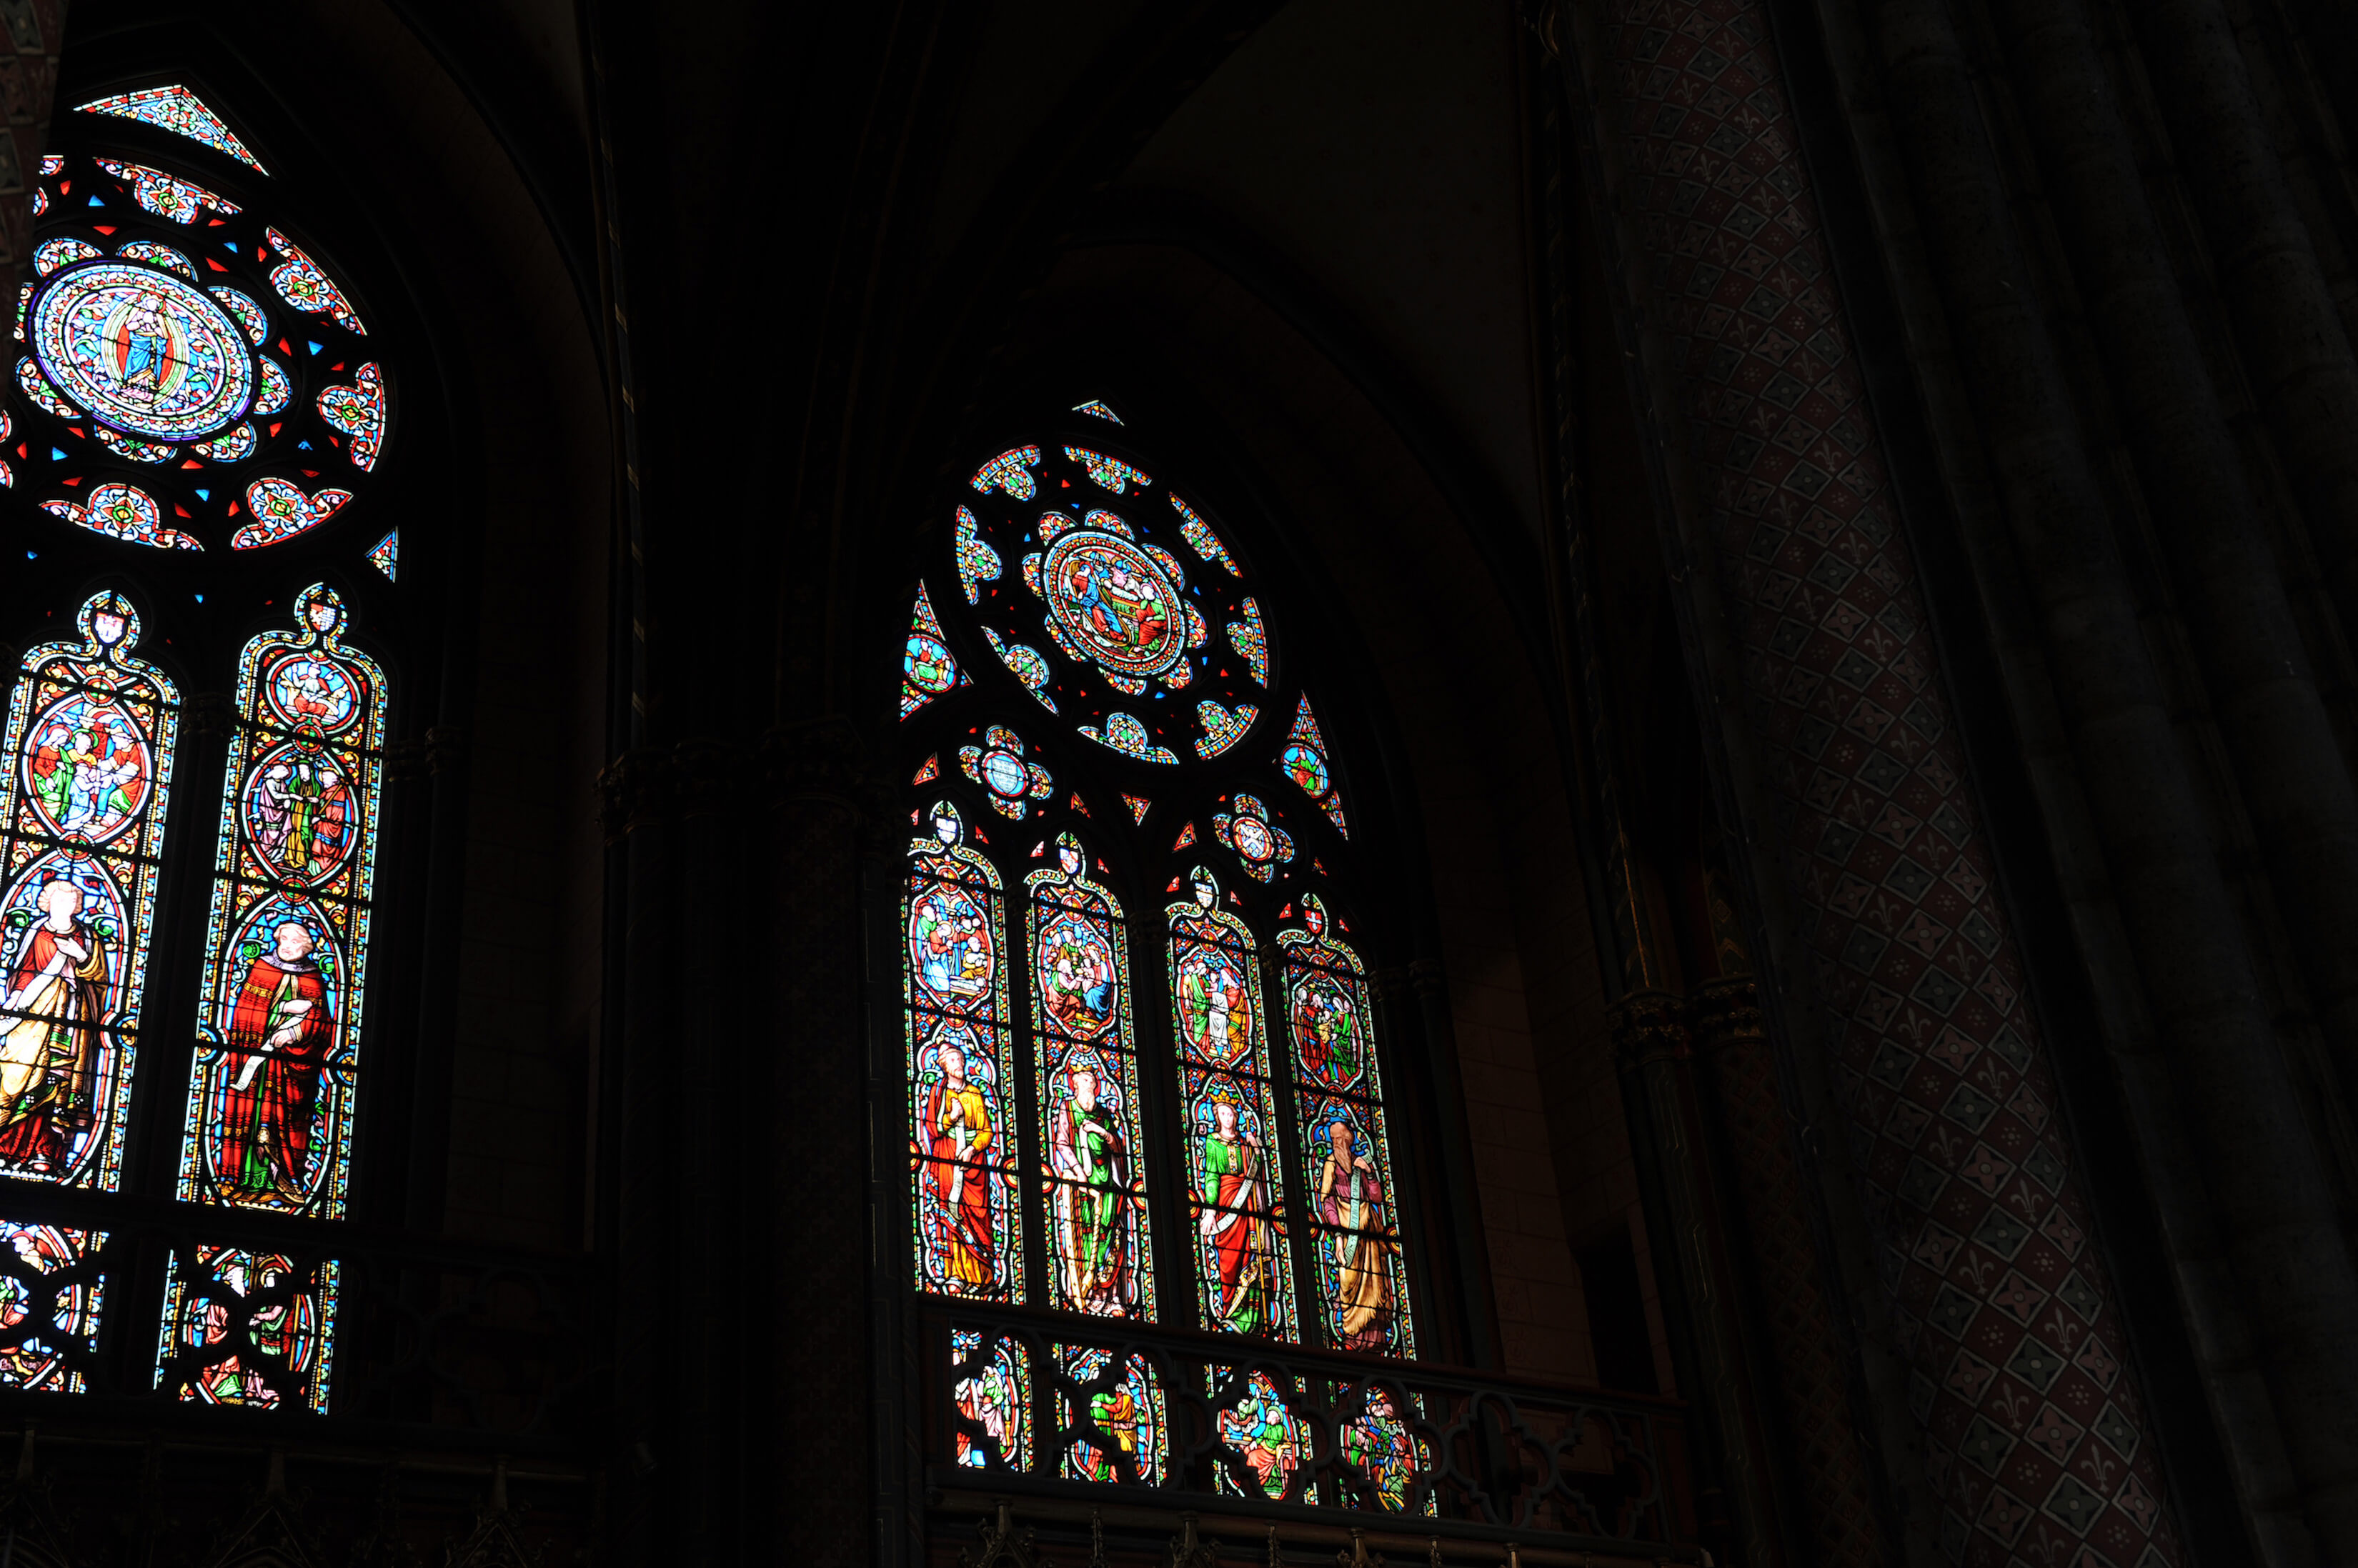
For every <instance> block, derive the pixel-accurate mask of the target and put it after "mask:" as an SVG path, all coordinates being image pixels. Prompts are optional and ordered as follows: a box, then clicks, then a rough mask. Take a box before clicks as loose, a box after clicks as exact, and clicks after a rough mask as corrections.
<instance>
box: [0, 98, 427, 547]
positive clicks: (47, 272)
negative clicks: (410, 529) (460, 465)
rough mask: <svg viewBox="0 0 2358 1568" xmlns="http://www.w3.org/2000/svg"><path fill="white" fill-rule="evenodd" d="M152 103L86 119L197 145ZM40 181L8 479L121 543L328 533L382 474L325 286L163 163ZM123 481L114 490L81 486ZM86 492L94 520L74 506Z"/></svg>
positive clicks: (304, 261)
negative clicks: (19, 406)
mask: <svg viewBox="0 0 2358 1568" xmlns="http://www.w3.org/2000/svg"><path fill="white" fill-rule="evenodd" d="M157 92H160V93H163V94H165V96H163V97H156V96H154V95H153V94H148V93H133V94H125V95H124V96H123V97H122V98H121V99H120V100H105V101H102V103H101V104H100V105H95V106H93V108H94V110H95V111H96V112H100V113H108V114H124V115H125V116H126V117H128V118H132V119H136V120H139V121H141V122H142V123H143V124H150V125H157V126H159V127H161V128H164V129H168V130H173V131H176V132H183V133H189V126H197V128H198V129H200V130H203V129H204V127H203V126H202V125H200V124H199V123H198V120H196V119H189V118H186V117H185V116H182V115H181V114H180V112H181V111H182V110H189V113H190V114H196V113H197V112H198V111H200V110H201V109H202V106H201V105H198V104H195V101H194V100H193V99H192V98H189V99H185V100H183V99H180V98H175V97H173V96H171V95H172V94H175V93H178V92H180V90H178V89H159V90H157ZM109 104H112V105H114V107H112V108H110V107H107V106H106V105H109ZM175 105H177V107H175ZM191 105H194V107H193V108H190V106H191ZM135 109H136V110H138V112H137V113H133V112H132V111H133V110H135ZM151 110H152V111H154V112H153V113H150V112H149V111H151ZM159 116H160V117H159ZM168 122H169V123H168ZM213 123H214V124H217V121H216V122H213ZM125 129H128V127H125ZM189 134H193V133H189ZM209 136H210V131H206V134H205V135H200V136H199V138H198V139H200V140H205V139H208V137H209ZM41 167H42V174H41V179H42V182H43V183H42V188H41V189H40V191H39V192H38V193H37V194H38V195H39V196H40V197H41V198H42V200H40V201H39V202H38V203H37V205H38V206H39V207H40V208H41V209H42V211H43V213H44V216H43V218H42V222H41V224H40V227H39V230H38V233H37V235H36V240H35V244H34V250H33V259H34V265H33V267H32V268H31V269H30V271H31V273H32V275H33V276H32V277H31V280H30V281H29V282H27V284H26V285H25V287H24V292H23V297H22V300H21V303H20V308H19V311H18V318H17V324H16V336H17V338H18V339H19V341H21V342H22V343H23V345H24V350H23V352H22V353H21V354H20V355H19V356H18V357H17V358H16V363H15V365H14V366H13V368H12V373H13V374H14V376H15V378H16V385H17V388H18V390H19V391H21V392H22V393H23V394H24V397H25V411H26V413H27V430H26V432H25V433H26V435H27V437H29V438H30V439H28V440H26V441H25V442H23V443H22V444H21V445H20V446H19V447H18V449H17V450H16V453H15V454H14V458H15V464H14V465H13V466H12V472H11V475H10V478H11V480H12V481H16V482H21V483H23V484H25V485H27V486H28V487H29V488H30V490H31V492H32V497H33V499H34V501H35V502H36V503H38V504H39V505H40V506H41V507H42V509H43V510H44V511H46V512H48V513H49V514H51V515H53V516H56V517H59V518H60V519H63V520H64V521H65V522H67V523H70V524H78V525H80V526H83V527H87V528H90V529H92V531H93V532H96V533H99V534H102V535H105V536H106V537H109V538H112V539H115V540H117V541H120V542H122V543H124V544H129V545H142V546H164V547H168V548H202V549H218V548H222V547H223V546H226V547H229V548H231V549H236V550H253V549H258V548H262V547H264V546H272V545H277V544H280V543H283V542H285V541H287V540H289V539H293V538H297V537H299V536H301V535H306V534H309V533H312V532H314V531H316V530H318V529H320V528H322V527H324V526H327V525H330V524H333V523H335V522H336V521H338V520H339V519H341V517H343V516H344V515H345V514H346V513H347V511H348V510H350V509H351V508H352V503H353V502H354V501H355V500H356V499H361V498H363V497H364V496H365V494H366V493H367V492H366V491H365V489H364V486H365V484H366V483H367V482H368V481H370V480H371V478H372V477H373V475H375V474H377V473H378V472H380V471H381V470H382V468H383V464H384V458H385V454H386V451H387V448H388V443H389V441H390V439H391V438H392V434H393V429H392V427H393V424H394V415H395V398H394V395H393V390H394V389H393V387H392V385H391V380H392V377H391V375H390V372H389V367H388V366H387V365H386V364H385V363H384V361H383V360H381V359H379V358H378V357H377V356H376V355H375V354H374V353H373V351H371V350H370V349H369V346H368V343H367V341H366V336H365V333H366V329H365V327H364V326H363V324H362V319H361V316H360V313H359V310H358V309H357V308H356V307H355V305H354V303H353V300H354V296H353V294H352V290H351V288H350V287H348V285H347V284H346V282H345V281H344V280H343V279H342V278H341V276H338V275H337V273H336V271H335V269H334V268H332V267H331V266H330V265H329V264H328V263H327V261H326V260H325V259H324V258H323V257H321V256H319V255H318V254H313V253H312V251H310V250H309V249H308V248H307V242H300V241H298V240H297V239H296V238H295V237H293V236H292V234H291V233H290V232H289V230H288V229H287V228H286V227H285V226H284V224H283V222H273V221H272V219H273V217H274V215H273V214H271V213H269V212H267V211H262V210H261V209H262V208H264V207H265V205H266V196H265V198H263V199H258V200H248V199H246V197H245V196H244V195H243V194H241V196H240V197H239V198H238V199H236V200H232V199H231V198H229V197H227V196H224V195H222V194H221V193H220V192H219V191H218V190H216V189H213V185H212V180H211V178H210V177H209V178H207V179H206V180H204V181H201V182H200V181H199V180H197V179H194V178H189V176H188V175H187V174H185V173H183V172H181V171H180V170H178V169H177V168H174V167H172V164H171V161H170V159H169V157H160V158H155V159H148V158H142V159H140V160H137V161H134V160H131V159H126V158H119V157H85V156H84V155H81V154H80V153H61V154H56V155H52V156H51V157H48V158H45V159H44V160H43V161H42V166H41ZM68 189H71V191H72V193H73V199H72V200H70V201H68V200H50V199H51V198H52V197H60V198H61V197H63V196H64V194H65V193H66V192H67V190H68ZM124 464H129V465H133V466H134V467H135V469H136V470H138V472H137V478H136V479H135V481H131V482H129V483H128V484H126V483H125V482H124V480H123V479H122V478H121V477H120V476H118V475H116V474H110V473H103V472H102V473H99V474H97V475H93V474H92V465H99V466H100V467H101V468H120V467H121V466H122V465H124ZM93 478H95V479H96V480H97V484H96V489H98V490H100V491H104V492H106V502H105V503H101V500H100V498H99V497H98V496H97V495H95V494H85V493H84V488H85V487H86V486H88V485H89V483H90V481H92V479H93ZM363 510H364V508H363ZM383 535H384V527H383V526H382V525H380V526H379V527H378V528H377V529H376V531H375V532H374V533H373V534H371V535H367V537H364V538H359V539H355V540H353V541H352V549H353V550H354V552H355V554H357V553H358V552H359V551H361V550H362V549H364V548H365V547H366V545H367V541H368V539H369V538H378V537H382V536H383Z"/></svg>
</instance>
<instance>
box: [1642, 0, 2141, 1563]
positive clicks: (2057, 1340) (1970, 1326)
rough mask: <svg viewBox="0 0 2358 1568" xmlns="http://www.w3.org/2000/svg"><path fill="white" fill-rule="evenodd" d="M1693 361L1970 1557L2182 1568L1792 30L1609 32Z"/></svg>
mask: <svg viewBox="0 0 2358 1568" xmlns="http://www.w3.org/2000/svg"><path fill="white" fill-rule="evenodd" d="M1606 19H1607V27H1606V39H1607V55H1608V58H1607V60H1606V66H1607V69H1608V70H1610V71H1611V73H1612V90H1613V92H1614V95H1615V104H1614V113H1615V114H1617V116H1618V118H1617V122H1616V130H1617V134H1618V135H1619V137H1620V151H1621V154H1622V156H1623V157H1624V159H1625V162H1626V170H1627V178H1628V196H1629V198H1630V200H1631V204H1632V211H1633V215H1634V220H1635V222H1637V223H1638V225H1639V230H1640V240H1639V243H1640V244H1641V245H1642V246H1643V249H1644V253H1645V254H1644V259H1645V261H1646V263H1647V266H1648V287H1649V289H1650V299H1649V306H1650V310H1651V311H1652V312H1653V313H1654V317H1655V319H1656V320H1658V321H1659V322H1660V324H1661V325H1662V327H1663V328H1664V330H1666V331H1667V332H1668V334H1669V336H1670V339H1671V351H1672V354H1673V357H1674V365H1675V370H1676V373H1677V374H1678V376H1679V378H1680V383H1681V398H1682V410H1681V412H1682V415H1683V416H1684V418H1685V423H1686V426H1687V428H1688V432H1689V434H1690V435H1691V437H1692V438H1693V443H1694V451H1693V453H1692V457H1693V460H1694V461H1695V463H1696V465H1697V469H1698V471H1699V472H1700V474H1701V475H1702V477H1703V478H1704V481H1705V482H1706V484H1707V486H1708V491H1707V493H1708V501H1709V507H1710V514H1709V516H1708V518H1707V520H1706V525H1707V527H1708V528H1709V529H1710V530H1711V531H1712V533H1713V535H1714V543H1715V546H1716V547H1717V549H1718V551H1719V553H1720V557H1721V559H1722V561H1723V562H1724V563H1725V585H1724V590H1725V594H1726V597H1727V600H1728V603H1729V609H1730V612H1731V616H1732V618H1733V621H1734V623H1735V624H1734V631H1735V634H1736V639H1737V642H1738V644H1739V648H1740V652H1741V655H1742V661H1743V666H1744V674H1745V677H1746V683H1747V693H1746V696H1747V702H1748V705H1749V708H1750V714H1749V717H1750V719H1751V722H1752V724H1753V726H1754V728H1755V730H1756V732H1757V734H1758V740H1759V741H1760V744H1761V749H1762V756H1763V760H1764V762H1766V764H1767V767H1768V779H1769V784H1770V787H1771V789H1772V790H1773V791H1774V792H1775V795H1776V797H1777V798H1776V800H1775V802H1774V805H1775V807H1776V810H1777V815H1778V817H1779V827H1781V829H1782V831H1783V834H1784V850H1785V863H1786V866H1787V870H1788V874H1789V875H1790V878H1791V879H1792V881H1793V883H1794V884H1795V889H1796V892H1797V893H1798V895H1799V901H1800V903H1801V906H1802V908H1803V910H1804V912H1805V917H1806V919H1807V922H1808V928H1807V932H1806V935H1807V938H1808V942H1809V946H1810V949H1811V952H1812V956H1813V957H1814V960H1815V964H1816V968H1817V979H1818V983H1819V987H1820V993H1821V996H1822V997H1823V1000H1825V1002H1826V1003H1827V1005H1828V1008H1829V1011H1830V1014H1831V1016H1830V1018H1829V1020H1828V1024H1829V1027H1828V1030H1827V1037H1828V1040H1829V1042H1830V1044H1831V1047H1832V1049H1833V1053H1834V1058H1835V1065H1836V1071H1837V1077H1838V1079H1839V1084H1840V1088H1841V1092H1842V1095H1843V1098H1844V1111H1845V1112H1846V1114H1847V1117H1848V1119H1849V1131H1850V1134H1851V1137H1852V1139H1853V1142H1854V1146H1855V1150H1856V1153H1857V1161H1858V1164H1859V1166H1860V1167H1861V1169H1862V1170H1863V1171H1864V1172H1865V1174H1866V1184H1867V1204H1868V1209H1869V1213H1870V1216H1871V1217H1872V1219H1873V1221H1874V1223H1875V1224H1876V1226H1877V1230H1878V1238H1879V1240H1880V1242H1881V1245H1882V1248H1883V1252H1884V1257H1883V1263H1884V1277H1885V1280H1886V1282H1887V1285H1888V1286H1889V1288H1890V1291H1891V1293H1892V1298H1893V1301H1894V1303H1895V1306H1896V1308H1897V1311H1896V1313H1895V1322H1896V1324H1897V1325H1898V1328H1897V1333H1898V1339H1899V1341H1900V1344H1899V1346H1898V1347H1899V1349H1900V1350H1901V1351H1902V1353H1903V1354H1905V1355H1906V1356H1907V1357H1908V1358H1909V1361H1910V1363H1911V1365H1912V1368H1913V1369H1912V1373H1911V1376H1910V1398H1909V1406H1910V1408H1911V1410H1912V1411H1914V1412H1915V1414H1916V1415H1917V1417H1918V1419H1919V1420H1920V1421H1921V1422H1923V1423H1924V1432H1925V1436H1926V1440H1927V1442H1926V1452H1927V1455H1928V1457H1927V1462H1926V1463H1927V1468H1928V1472H1929V1478H1930V1480H1931V1485H1932V1487H1933V1490H1934V1492H1935V1493H1936V1495H1937V1496H1938V1498H1939V1503H1940V1509H1941V1519H1940V1522H1939V1527H1938V1530H1937V1532H1936V1533H1937V1539H1938V1540H1939V1542H1940V1544H1941V1546H1942V1550H1943V1552H1945V1553H1946V1555H1947V1556H1948V1557H1949V1558H1950V1560H1951V1561H1952V1562H1957V1563H1969V1564H1974V1565H1975V1568H1982V1565H1990V1568H1995V1565H1996V1564H2000V1563H2019V1562H2028V1561H2035V1562H2039V1563H2048V1564H2061V1563H2073V1564H2082V1565H2087V1568H2095V1565H2096V1564H2101V1563H2110V1564H2114V1565H2115V1568H2133V1565H2134V1568H2158V1564H2162V1563H2178V1562H2180V1561H2181V1560H2182V1554H2181V1552H2180V1547H2179V1544H2178V1540H2177V1536H2176V1532H2175V1530H2174V1528H2173V1526H2172V1525H2171V1523H2170V1520H2169V1513H2168V1510H2167V1509H2166V1508H2165V1507H2164V1506H2163V1504H2162V1502H2161V1501H2160V1500H2159V1499H2160V1498H2162V1488H2161V1481H2160V1476H2159V1473H2158V1469H2157V1468H2156V1465H2155V1459H2154V1455H2153V1444H2150V1443H2148V1442H2146V1441H2144V1438H2143V1435H2142V1432H2143V1422H2144V1416H2143V1412H2142V1410H2141V1407H2140V1405H2139V1403H2138V1400H2137V1395H2136V1390H2135V1388H2134V1387H2133V1383H2134V1379H2132V1378H2130V1377H2128V1376H2126V1375H2125V1369H2124V1363H2125V1359H2126V1350H2125V1334H2124V1331H2123V1327H2122V1324H2121V1321H2120V1317H2119V1314H2118V1311H2117V1309H2116V1308H2115V1305H2114V1304H2113V1303H2112V1301H2111V1299H2110V1289H2111V1287H2110V1284H2109V1281H2107V1280H2106V1279H2105V1276H2104V1267H2103V1264H2102V1261H2101V1260H2099V1259H2098V1257H2097V1256H2096V1255H2095V1252H2094V1250H2093V1248H2092V1247H2091V1246H2090V1243H2089V1238H2088V1235H2087V1219H2086V1215H2087V1207H2086V1202H2085V1199H2084V1196H2083V1195H2082V1193H2081V1191H2080V1188H2079V1185H2078V1182H2077V1178H2076V1177H2075V1175H2074V1173H2073V1172H2072V1169H2071V1159H2070V1155H2069V1152H2068V1151H2067V1150H2066V1149H2065V1147H2064V1144H2063V1141H2062V1135H2061V1128H2060V1127H2059V1126H2058V1125H2057V1121H2058V1119H2057V1116H2056V1114H2055V1106H2056V1092H2055V1087H2054V1084H2053V1081H2052V1077H2051V1075H2050V1070H2049V1067H2048V1065H2047V1062H2046V1059H2045V1055H2044V1053H2043V1050H2042V1048H2041V1047H2040V1046H2039V1044H2038V1035H2037V1031H2036V1028H2035V1026H2034V1024H2033V1022H2032V1020H2031V1016H2030V1012H2029V1009H2028V1006H2027V1005H2026V1001H2025V999H2024V997H2023V995H2022V963H2021V957H2020V955H2019V953H2018V952H2017V948H2016V946H2015V941H2014V937H2013V935H2012V934H2011V932H2010V931H2009V930H2008V929H2007V926H2006V917H2005V914H2004V913H2003V911H2002V910H2001V909H2000V907H1999V905H1998V903H1997V900H1996V892H1995V890H1994V888H1993V887H1992V885H1991V884H1992V876H1991V871H1990V859H1989V853H1988V849H1987V847H1986V846H1985V843H1984V842H1983V841H1982V838H1981V836H1980V830H1979V828H1978V827H1977V826H1976V825H1975V822H1974V811H1973V806H1972V805H1971V802H1970V800H1969V799H1968V797H1967V795H1966V792H1965V789H1964V784H1963V777H1962V773H1963V754H1962V752H1961V751H1960V748H1959V746H1958V743H1957V740H1956V737H1955V734H1954V733H1953V727H1952V724H1951V721H1950V717H1949V704H1948V699H1947V697H1946V695H1945V693H1944V692H1943V691H1942V687H1941V685H1940V682H1939V679H1938V676H1937V660H1936V659H1935V657H1934V653H1933V646H1932V641H1931V633H1930V631H1929V629H1928V628H1927V627H1926V625H1925V623H1924V613H1923V609H1922V601H1921V596H1920V593H1919V591H1918V589H1917V586H1916V580H1915V568H1914V566H1913V563H1912V562H1911V561H1910V560H1909V556H1908V553H1907V547H1906V545H1905V542H1904V541H1903V540H1902V539H1901V538H1900V537H1899V535H1898V530H1897V528H1896V525H1895V521H1894V517H1893V513H1892V503H1891V500H1890V497H1889V493H1888V489H1887V484H1886V481H1885V475H1884V465H1883V459H1882V454H1881V450H1880V448H1879V445H1878V443H1877V438H1876V435H1875V430H1874V422H1873V419H1872V417H1871V415H1870V412H1869V409H1868V406H1867V402H1866V392H1865V385H1864V383H1863V381H1862V380H1861V377H1860V374H1859V372H1858V369H1857V366H1856V363H1855V359H1854V358H1853V356H1852V353H1851V351H1850V344H1849V332H1848V328H1847V326H1846V324H1845V323H1844V318H1843V314H1842V309H1841V305H1840V301H1839V299H1838V297H1837V296H1836V293H1835V289H1834V287H1833V276H1832V273H1831V269H1830V267H1829V265H1828V262H1827V256H1826V251H1825V245H1824V242H1823V238H1822V236H1821V234H1820V232H1819V227H1818V219H1817V214H1816V210H1815V207H1814V205H1813V203H1812V198H1811V194H1810V191H1809V188H1808V183H1807V180H1806V178H1805V173H1804V165H1803V162H1802V159H1801V152H1800V149H1799V146H1798V144H1797V141H1796V137H1795V132H1794V126H1793V120H1792V112H1791V108H1790V103H1788V101H1787V99H1786V96H1785V92H1784V87H1783V83H1782V80H1781V77H1780V75H1779V70H1778V68H1777V65H1776V60H1775V56H1774V52H1773V49H1771V47H1770V45H1769V42H1768V38H1769V34H1768V17H1767V14H1766V10H1765V7H1764V6H1763V5H1761V4H1760V3H1759V0H1607V4H1606Z"/></svg>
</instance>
